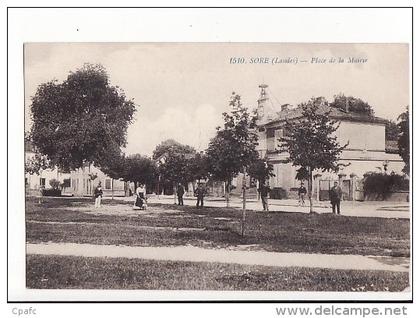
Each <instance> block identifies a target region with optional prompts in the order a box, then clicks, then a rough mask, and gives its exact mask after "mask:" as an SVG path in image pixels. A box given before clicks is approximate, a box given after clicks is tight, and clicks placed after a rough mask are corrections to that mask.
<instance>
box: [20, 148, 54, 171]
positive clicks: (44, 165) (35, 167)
mask: <svg viewBox="0 0 420 318" xmlns="http://www.w3.org/2000/svg"><path fill="white" fill-rule="evenodd" d="M48 168H51V163H50V162H49V161H48V159H47V157H46V156H43V155H41V154H40V153H38V152H36V153H35V155H34V156H33V157H31V158H28V159H26V160H25V172H28V173H29V174H40V173H41V172H42V170H45V169H48Z"/></svg>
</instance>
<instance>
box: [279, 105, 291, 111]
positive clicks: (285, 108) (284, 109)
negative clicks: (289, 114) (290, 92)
mask: <svg viewBox="0 0 420 318" xmlns="http://www.w3.org/2000/svg"><path fill="white" fill-rule="evenodd" d="M286 110H289V104H284V105H281V111H282V112H283V111H286Z"/></svg>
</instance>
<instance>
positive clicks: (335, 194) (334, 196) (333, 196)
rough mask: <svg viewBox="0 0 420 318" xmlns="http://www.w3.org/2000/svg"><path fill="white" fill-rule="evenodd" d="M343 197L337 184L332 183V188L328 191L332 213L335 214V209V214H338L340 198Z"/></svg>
mask: <svg viewBox="0 0 420 318" xmlns="http://www.w3.org/2000/svg"><path fill="white" fill-rule="evenodd" d="M342 195H343V191H341V188H340V186H339V185H338V182H337V181H335V182H334V186H333V187H332V188H331V189H330V202H331V205H332V213H333V214H335V213H336V212H335V211H336V208H337V214H340V202H341V197H342Z"/></svg>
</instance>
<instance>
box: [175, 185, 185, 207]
mask: <svg viewBox="0 0 420 318" xmlns="http://www.w3.org/2000/svg"><path fill="white" fill-rule="evenodd" d="M184 193H185V190H184V187H183V186H182V184H181V183H178V187H177V189H176V195H177V196H178V205H184V198H183V196H184Z"/></svg>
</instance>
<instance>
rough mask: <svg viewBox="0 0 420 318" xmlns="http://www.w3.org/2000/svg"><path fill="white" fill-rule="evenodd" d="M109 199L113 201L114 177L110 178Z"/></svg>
mask: <svg viewBox="0 0 420 318" xmlns="http://www.w3.org/2000/svg"><path fill="white" fill-rule="evenodd" d="M111 201H114V179H113V178H111Z"/></svg>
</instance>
